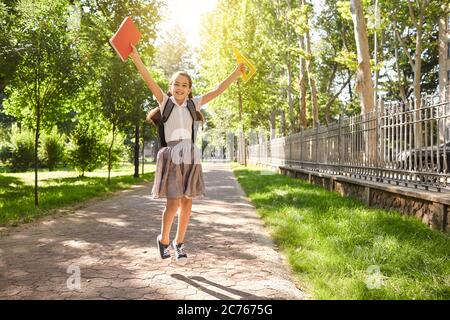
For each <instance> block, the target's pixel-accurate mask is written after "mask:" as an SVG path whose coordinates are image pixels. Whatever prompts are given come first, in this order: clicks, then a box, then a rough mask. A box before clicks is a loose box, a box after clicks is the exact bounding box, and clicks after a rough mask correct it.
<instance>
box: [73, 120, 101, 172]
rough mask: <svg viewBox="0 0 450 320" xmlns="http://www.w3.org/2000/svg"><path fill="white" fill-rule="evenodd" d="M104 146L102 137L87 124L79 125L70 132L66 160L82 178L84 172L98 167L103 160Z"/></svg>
mask: <svg viewBox="0 0 450 320" xmlns="http://www.w3.org/2000/svg"><path fill="white" fill-rule="evenodd" d="M105 152H106V146H105V145H104V143H102V137H101V136H100V135H99V134H98V133H97V132H96V130H95V129H92V128H91V127H90V126H89V125H88V124H82V123H79V124H78V125H77V127H76V128H75V129H74V130H73V131H72V134H71V136H70V140H69V146H68V148H67V153H66V156H67V160H68V161H69V163H71V164H72V165H73V166H74V168H75V169H77V170H79V171H81V176H84V173H85V172H86V171H93V170H94V169H95V168H97V167H99V166H100V165H101V163H102V160H103V159H104V154H105Z"/></svg>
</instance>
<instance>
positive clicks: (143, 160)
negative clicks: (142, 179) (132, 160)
mask: <svg viewBox="0 0 450 320" xmlns="http://www.w3.org/2000/svg"><path fill="white" fill-rule="evenodd" d="M144 137H145V123H143V124H142V150H141V155H142V172H141V174H142V175H144V169H145V168H144V166H145V139H144Z"/></svg>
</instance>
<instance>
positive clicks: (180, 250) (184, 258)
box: [172, 240, 187, 264]
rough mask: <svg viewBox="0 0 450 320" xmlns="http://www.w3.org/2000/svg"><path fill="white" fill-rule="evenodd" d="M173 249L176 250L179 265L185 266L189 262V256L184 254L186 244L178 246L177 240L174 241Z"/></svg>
mask: <svg viewBox="0 0 450 320" xmlns="http://www.w3.org/2000/svg"><path fill="white" fill-rule="evenodd" d="M172 248H173V249H174V250H175V258H176V259H177V263H179V264H185V263H186V262H187V254H186V252H184V243H180V244H177V243H176V242H175V240H173V241H172Z"/></svg>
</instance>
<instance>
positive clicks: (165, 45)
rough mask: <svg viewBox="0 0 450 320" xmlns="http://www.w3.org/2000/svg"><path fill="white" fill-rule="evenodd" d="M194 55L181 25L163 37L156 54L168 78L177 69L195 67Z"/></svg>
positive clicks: (185, 69) (157, 62)
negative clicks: (192, 57) (192, 58)
mask: <svg viewBox="0 0 450 320" xmlns="http://www.w3.org/2000/svg"><path fill="white" fill-rule="evenodd" d="M192 55H193V49H192V48H190V47H189V45H188V44H187V41H186V38H185V37H184V35H183V32H182V30H181V27H180V26H179V25H175V26H174V27H173V28H172V29H171V30H170V31H168V32H166V33H165V34H164V37H163V38H162V43H161V45H160V46H159V47H158V51H157V54H156V65H157V66H158V67H160V68H161V69H162V70H163V71H164V74H165V76H166V77H167V78H170V77H171V76H172V75H173V74H174V73H175V72H177V71H189V70H193V69H194V65H193V62H192V60H191V56H192Z"/></svg>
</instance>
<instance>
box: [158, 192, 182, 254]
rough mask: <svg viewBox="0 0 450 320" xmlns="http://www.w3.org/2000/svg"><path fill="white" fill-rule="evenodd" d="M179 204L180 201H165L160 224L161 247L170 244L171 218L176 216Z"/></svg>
mask: <svg viewBox="0 0 450 320" xmlns="http://www.w3.org/2000/svg"><path fill="white" fill-rule="evenodd" d="M180 203H181V201H180V199H167V204H166V208H165V209H164V212H163V215H162V223H161V232H162V234H161V243H162V244H163V245H168V244H169V243H170V239H169V236H170V229H171V228H172V223H173V218H174V217H175V215H176V214H177V211H178V207H180Z"/></svg>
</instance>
